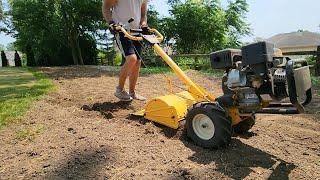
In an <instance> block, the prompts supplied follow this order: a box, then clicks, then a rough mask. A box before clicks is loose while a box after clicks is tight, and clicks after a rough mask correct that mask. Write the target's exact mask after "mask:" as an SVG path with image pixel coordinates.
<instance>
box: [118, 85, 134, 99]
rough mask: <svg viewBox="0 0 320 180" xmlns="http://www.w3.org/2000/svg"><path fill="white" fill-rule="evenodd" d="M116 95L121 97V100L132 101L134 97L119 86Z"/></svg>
mask: <svg viewBox="0 0 320 180" xmlns="http://www.w3.org/2000/svg"><path fill="white" fill-rule="evenodd" d="M114 95H115V96H116V97H117V98H119V99H120V101H132V100H133V98H132V97H131V96H130V95H129V94H128V93H127V92H126V91H125V90H124V89H120V88H119V87H117V89H116V92H115V93H114Z"/></svg>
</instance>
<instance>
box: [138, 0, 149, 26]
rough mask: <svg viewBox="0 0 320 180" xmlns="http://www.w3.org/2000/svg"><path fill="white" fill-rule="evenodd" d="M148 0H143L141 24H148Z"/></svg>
mask: <svg viewBox="0 0 320 180" xmlns="http://www.w3.org/2000/svg"><path fill="white" fill-rule="evenodd" d="M147 12H148V0H143V3H142V5H141V21H140V26H147V24H148V23H147Z"/></svg>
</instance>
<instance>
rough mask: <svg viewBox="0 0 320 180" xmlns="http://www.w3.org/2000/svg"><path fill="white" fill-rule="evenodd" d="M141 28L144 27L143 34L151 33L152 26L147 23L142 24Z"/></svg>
mask: <svg viewBox="0 0 320 180" xmlns="http://www.w3.org/2000/svg"><path fill="white" fill-rule="evenodd" d="M140 28H141V29H142V34H145V35H147V34H150V28H149V26H148V25H147V24H144V25H141V26H140Z"/></svg>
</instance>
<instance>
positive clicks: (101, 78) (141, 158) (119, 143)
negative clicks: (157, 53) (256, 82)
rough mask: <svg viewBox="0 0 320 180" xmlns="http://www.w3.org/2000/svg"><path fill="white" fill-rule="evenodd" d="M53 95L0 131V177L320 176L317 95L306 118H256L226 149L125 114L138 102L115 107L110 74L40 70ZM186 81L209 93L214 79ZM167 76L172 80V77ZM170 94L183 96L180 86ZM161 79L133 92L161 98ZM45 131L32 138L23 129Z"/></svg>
mask: <svg viewBox="0 0 320 180" xmlns="http://www.w3.org/2000/svg"><path fill="white" fill-rule="evenodd" d="M42 70H43V71H44V72H45V73H47V74H48V75H49V76H50V77H51V78H52V79H53V80H54V82H55V83H56V84H57V85H58V86H59V91H57V92H55V93H52V94H49V95H48V97H47V98H46V99H44V100H41V101H39V102H37V103H35V105H34V107H33V109H32V110H31V111H30V112H29V114H28V115H27V116H26V118H25V120H24V121H23V123H22V124H12V125H10V126H8V127H6V128H4V129H2V130H0V147H1V148H0V179H243V178H246V179H267V178H269V179H287V178H289V179H319V178H320V173H319V172H320V150H319V149H320V147H319V144H320V124H319V119H318V118H319V117H318V116H317V115H316V114H315V113H316V112H317V111H318V108H315V106H316V107H317V106H318V105H319V102H320V101H319V97H316V98H315V101H314V102H313V103H314V104H313V105H311V106H309V107H308V109H307V111H308V114H304V115H294V116H292V115H258V119H257V124H256V125H255V126H254V128H253V129H252V133H251V136H246V137H234V138H233V139H232V143H231V145H230V146H229V147H228V148H226V149H221V150H216V151H210V150H206V149H202V148H200V147H197V146H195V145H194V144H193V143H192V142H191V141H189V140H188V139H187V138H186V137H185V135H184V131H183V129H180V130H178V131H175V130H171V129H169V128H166V127H164V126H161V125H156V124H153V123H151V122H148V121H145V120H144V119H141V118H135V117H132V116H129V114H130V113H132V112H135V111H137V110H139V109H141V108H142V107H143V105H144V103H143V102H139V101H134V102H132V103H129V104H128V103H119V102H118V101H117V99H116V98H115V97H114V96H113V92H114V90H115V86H116V84H117V77H116V74H117V72H116V71H115V70H110V71H108V70H107V69H97V68H93V67H68V68H43V69H42ZM188 74H189V75H190V77H192V79H194V80H195V81H196V82H197V83H199V84H201V85H202V86H204V87H205V88H206V89H208V90H210V91H211V92H213V93H215V94H221V90H220V79H219V78H213V77H205V76H202V75H200V74H198V73H195V72H193V71H191V72H188ZM172 77H173V76H172ZM173 80H174V82H175V83H176V84H177V87H175V91H181V87H183V86H182V84H181V83H178V80H177V79H176V78H175V77H173ZM166 87H167V83H166V81H165V79H164V78H163V76H162V75H150V76H144V77H141V78H140V80H139V84H138V91H139V92H140V93H141V94H142V95H144V96H146V97H148V98H152V97H154V96H158V95H164V94H166V89H167V88H166ZM40 125H41V127H43V129H44V130H43V131H42V132H41V133H38V134H36V135H35V137H33V138H31V139H22V140H21V139H19V138H17V133H19V132H21V131H23V130H24V129H26V130H29V129H34V128H36V127H39V126H40Z"/></svg>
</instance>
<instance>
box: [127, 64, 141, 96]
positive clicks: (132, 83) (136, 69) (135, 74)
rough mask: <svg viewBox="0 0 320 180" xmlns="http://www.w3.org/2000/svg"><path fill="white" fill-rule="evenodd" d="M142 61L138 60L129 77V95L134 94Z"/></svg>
mask: <svg viewBox="0 0 320 180" xmlns="http://www.w3.org/2000/svg"><path fill="white" fill-rule="evenodd" d="M140 66H141V61H140V60H138V61H137V62H136V63H135V64H134V65H133V67H132V71H131V73H130V76H129V93H134V91H135V89H136V85H137V81H138V77H139V73H140Z"/></svg>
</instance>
